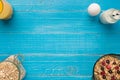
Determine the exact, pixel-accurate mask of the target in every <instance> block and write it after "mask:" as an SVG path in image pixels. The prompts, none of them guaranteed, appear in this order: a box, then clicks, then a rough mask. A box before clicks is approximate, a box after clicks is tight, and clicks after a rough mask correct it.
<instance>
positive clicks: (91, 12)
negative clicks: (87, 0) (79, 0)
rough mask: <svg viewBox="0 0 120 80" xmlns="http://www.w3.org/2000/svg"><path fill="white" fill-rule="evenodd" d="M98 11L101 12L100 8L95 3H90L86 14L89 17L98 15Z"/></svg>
mask: <svg viewBox="0 0 120 80" xmlns="http://www.w3.org/2000/svg"><path fill="white" fill-rule="evenodd" d="M100 11H101V8H100V6H99V4H97V3H92V4H90V5H89V7H88V13H89V15H91V16H96V15H98V14H99V13H100Z"/></svg>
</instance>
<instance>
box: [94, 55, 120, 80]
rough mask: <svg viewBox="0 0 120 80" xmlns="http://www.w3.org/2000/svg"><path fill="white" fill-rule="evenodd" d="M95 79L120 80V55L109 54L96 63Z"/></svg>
mask: <svg viewBox="0 0 120 80" xmlns="http://www.w3.org/2000/svg"><path fill="white" fill-rule="evenodd" d="M93 80H120V55H118V54H107V55H104V56H102V57H101V58H100V59H98V60H97V62H96V63H95V65H94V69H93Z"/></svg>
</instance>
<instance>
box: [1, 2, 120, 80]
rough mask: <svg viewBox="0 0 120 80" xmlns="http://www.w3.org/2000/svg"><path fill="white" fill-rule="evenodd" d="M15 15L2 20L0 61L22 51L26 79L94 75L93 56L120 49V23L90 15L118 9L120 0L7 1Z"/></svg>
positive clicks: (80, 79) (85, 79)
mask: <svg viewBox="0 0 120 80" xmlns="http://www.w3.org/2000/svg"><path fill="white" fill-rule="evenodd" d="M8 1H9V2H10V3H11V4H12V6H13V8H14V15H13V18H12V19H11V20H8V21H0V54H1V55H0V60H1V61H2V60H4V59H5V58H7V57H8V56H9V55H12V54H17V53H22V54H23V55H24V57H25V59H24V62H23V65H24V67H25V69H26V71H27V75H26V77H25V79H24V80H91V77H92V69H93V65H94V63H95V61H96V60H97V59H98V58H99V57H100V56H102V55H104V54H107V53H120V22H118V23H116V24H114V25H103V24H101V23H100V22H99V18H98V16H97V17H94V18H93V17H90V16H89V15H88V14H87V7H88V5H89V4H91V3H93V2H96V3H99V4H100V6H101V8H102V11H104V10H106V9H109V8H116V9H120V5H119V4H120V0H114V1H113V0H8Z"/></svg>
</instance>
